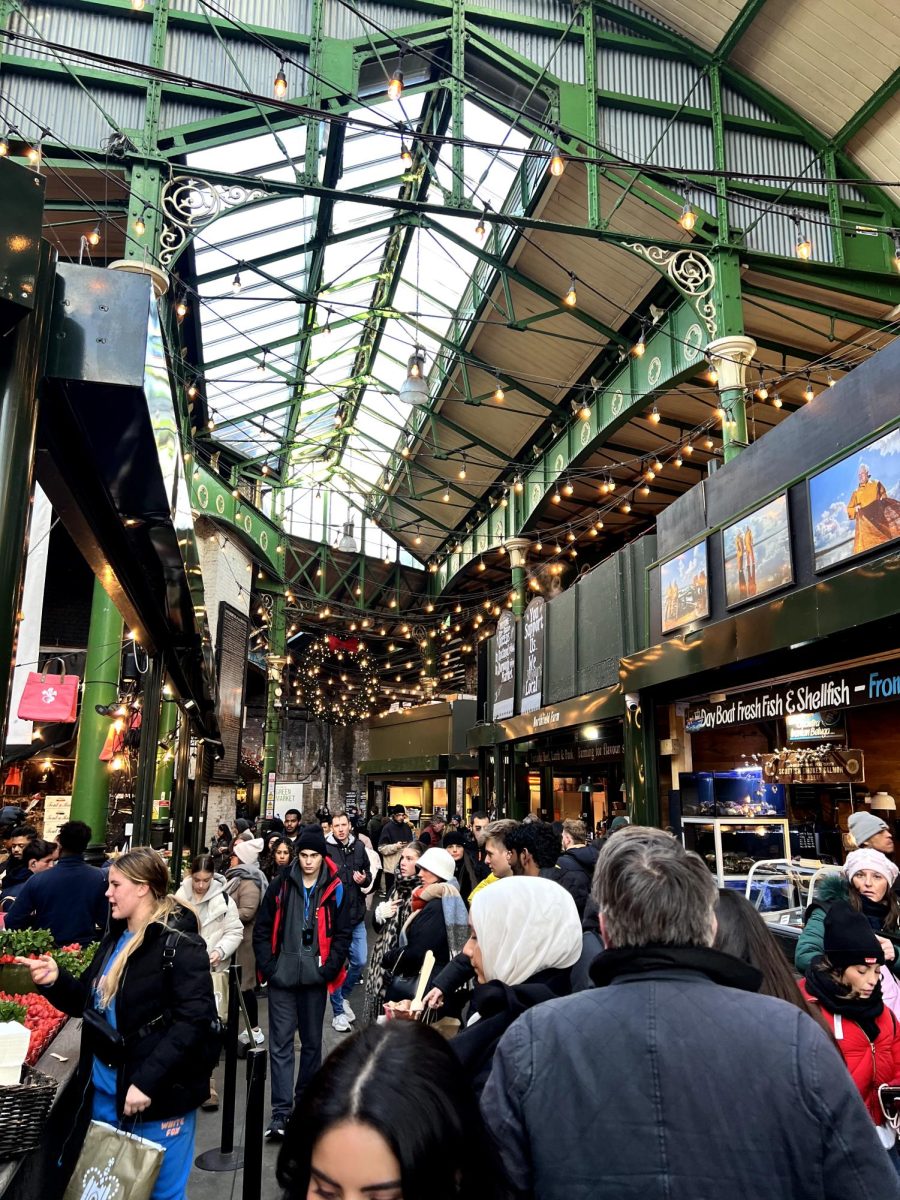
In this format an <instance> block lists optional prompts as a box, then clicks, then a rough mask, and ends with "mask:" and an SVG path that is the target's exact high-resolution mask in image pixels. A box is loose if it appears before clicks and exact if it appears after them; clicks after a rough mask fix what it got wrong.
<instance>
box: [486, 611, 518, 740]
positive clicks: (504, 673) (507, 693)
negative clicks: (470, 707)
mask: <svg viewBox="0 0 900 1200" xmlns="http://www.w3.org/2000/svg"><path fill="white" fill-rule="evenodd" d="M515 704H516V619H515V617H514V616H513V615H512V613H511V612H510V611H509V610H508V609H507V611H506V612H504V613H503V614H502V615H501V617H500V620H499V621H498V622H497V633H496V636H495V638H494V702H493V706H492V709H491V715H492V717H493V719H494V720H495V721H502V720H504V719H505V718H506V717H511V716H512V715H513V710H514V709H515Z"/></svg>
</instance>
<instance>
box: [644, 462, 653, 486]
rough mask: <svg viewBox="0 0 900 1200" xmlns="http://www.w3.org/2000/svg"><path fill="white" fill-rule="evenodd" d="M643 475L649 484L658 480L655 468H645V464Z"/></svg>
mask: <svg viewBox="0 0 900 1200" xmlns="http://www.w3.org/2000/svg"><path fill="white" fill-rule="evenodd" d="M641 474H642V475H643V477H644V478H645V479H646V480H647V481H648V482H649V481H650V480H653V479H655V478H656V472H655V471H654V470H653V468H652V467H645V466H644V465H643V464H641Z"/></svg>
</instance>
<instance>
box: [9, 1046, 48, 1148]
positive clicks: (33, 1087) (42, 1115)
mask: <svg viewBox="0 0 900 1200" xmlns="http://www.w3.org/2000/svg"><path fill="white" fill-rule="evenodd" d="M56 1088H57V1081H56V1080H55V1079H50V1078H49V1076H47V1075H41V1073H40V1072H39V1071H35V1070H33V1069H32V1068H31V1067H25V1068H24V1069H23V1072H22V1082H21V1083H14V1084H10V1085H8V1086H6V1087H0V1159H2V1158H13V1157H14V1156H15V1155H17V1154H26V1153H27V1152H28V1151H29V1150H34V1149H35V1148H36V1147H37V1146H38V1145H39V1143H40V1140H41V1132H42V1130H43V1126H44V1122H45V1121H46V1119H47V1113H49V1111H50V1106H51V1104H52V1103H53V1097H54V1096H55V1095H56Z"/></svg>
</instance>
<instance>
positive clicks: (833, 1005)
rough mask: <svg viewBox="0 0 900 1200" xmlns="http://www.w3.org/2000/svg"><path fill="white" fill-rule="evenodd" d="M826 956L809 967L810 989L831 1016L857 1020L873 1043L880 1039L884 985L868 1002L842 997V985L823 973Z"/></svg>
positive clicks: (879, 987) (814, 961)
mask: <svg viewBox="0 0 900 1200" xmlns="http://www.w3.org/2000/svg"><path fill="white" fill-rule="evenodd" d="M824 957H825V956H824V955H823V954H819V955H816V957H815V958H814V959H813V960H812V962H811V963H810V964H809V967H808V969H807V972H806V987H807V990H808V991H809V994H810V995H811V996H813V997H814V998H815V999H816V1000H817V1001H818V1002H819V1004H821V1005H822V1007H823V1008H824V1009H825V1010H826V1011H827V1012H830V1013H839V1014H840V1016H842V1017H845V1018H846V1019H847V1020H849V1021H855V1022H856V1024H857V1025H858V1026H859V1027H860V1029H861V1030H862V1031H863V1033H864V1034H865V1035H866V1037H867V1038H868V1039H869V1041H870V1042H874V1041H875V1039H876V1038H877V1037H878V1018H879V1017H880V1016H881V1014H882V1013H883V1012H884V1000H883V999H882V995H881V984H880V983H879V984H878V986H877V987H876V988H875V991H874V992H873V993H872V995H871V996H869V998H868V999H867V1000H863V999H862V998H860V997H851V996H844V995H842V994H841V992H842V985H841V984H839V983H837V982H836V980H834V979H832V978H831V976H830V975H829V974H828V973H827V972H826V971H823V970H821V965H822V962H823V959H824Z"/></svg>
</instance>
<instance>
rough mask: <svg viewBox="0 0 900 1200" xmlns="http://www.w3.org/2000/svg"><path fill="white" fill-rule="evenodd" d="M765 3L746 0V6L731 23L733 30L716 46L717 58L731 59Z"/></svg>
mask: <svg viewBox="0 0 900 1200" xmlns="http://www.w3.org/2000/svg"><path fill="white" fill-rule="evenodd" d="M765 3H766V0H744V6H743V8H742V9H741V11H740V12H739V13H738V15H737V16H736V17H735V18H734V20H733V21H732V22H731V28H730V29H729V30H728V32H727V33H726V34H725V36H724V37H723V38H722V40H721V41H720V42H719V44H718V46H716V49H715V57H716V58H719V59H727V58H730V57H731V54H732V52H733V51H734V50H735V49H736V48H737V44H738V42H739V41H740V40H741V38H742V37H743V36H744V34H745V33H746V32H747V30H748V29H749V28H750V26H751V25H752V24H753V22H754V21H755V20H756V18H757V16H758V15H759V13H760V12H761V11H762V8H763V6H764V5H765Z"/></svg>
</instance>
